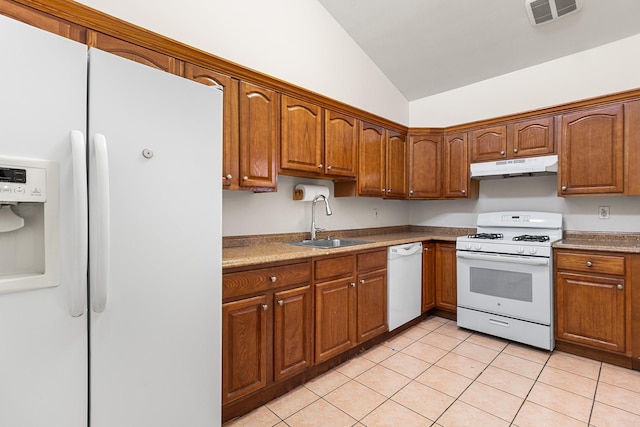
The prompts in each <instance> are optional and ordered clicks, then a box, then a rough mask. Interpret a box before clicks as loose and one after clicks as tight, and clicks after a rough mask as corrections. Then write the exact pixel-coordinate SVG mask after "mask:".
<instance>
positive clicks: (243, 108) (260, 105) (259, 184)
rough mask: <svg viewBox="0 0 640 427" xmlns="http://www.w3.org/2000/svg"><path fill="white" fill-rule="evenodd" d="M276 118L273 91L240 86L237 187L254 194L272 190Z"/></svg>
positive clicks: (277, 129)
mask: <svg viewBox="0 0 640 427" xmlns="http://www.w3.org/2000/svg"><path fill="white" fill-rule="evenodd" d="M278 118H279V98H278V94H277V93H276V92H275V91H273V90H270V89H266V88H263V87H260V86H257V85H253V84H250V83H247V82H240V139H239V144H240V149H239V176H240V186H242V187H246V188H250V189H252V190H254V191H272V190H275V188H276V176H277V175H276V174H277V170H278V168H277V156H276V152H277V151H276V150H277V147H278V146H277V144H278V140H279V139H278V135H279V126H278V125H279V120H278Z"/></svg>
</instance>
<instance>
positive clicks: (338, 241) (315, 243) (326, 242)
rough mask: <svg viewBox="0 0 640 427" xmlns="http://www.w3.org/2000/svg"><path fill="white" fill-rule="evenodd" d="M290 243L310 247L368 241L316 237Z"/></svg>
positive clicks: (359, 243) (325, 247)
mask: <svg viewBox="0 0 640 427" xmlns="http://www.w3.org/2000/svg"><path fill="white" fill-rule="evenodd" d="M287 243H289V244H290V245H297V246H306V247H309V248H320V249H330V248H342V247H345V246H355V245H364V244H366V243H371V242H367V241H365V240H350V239H315V240H300V241H298V242H287Z"/></svg>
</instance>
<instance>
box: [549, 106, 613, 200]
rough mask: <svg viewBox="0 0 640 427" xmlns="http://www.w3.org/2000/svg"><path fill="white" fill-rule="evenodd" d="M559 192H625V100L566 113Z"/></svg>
mask: <svg viewBox="0 0 640 427" xmlns="http://www.w3.org/2000/svg"><path fill="white" fill-rule="evenodd" d="M560 151H561V156H560V168H559V170H558V186H559V187H560V188H559V191H558V194H559V195H561V196H567V195H571V194H609V193H612V194H621V193H623V192H624V127H623V107H622V104H618V105H611V106H608V107H601V108H597V109H592V110H587V111H578V112H575V113H571V114H565V115H563V116H562V136H561V140H560Z"/></svg>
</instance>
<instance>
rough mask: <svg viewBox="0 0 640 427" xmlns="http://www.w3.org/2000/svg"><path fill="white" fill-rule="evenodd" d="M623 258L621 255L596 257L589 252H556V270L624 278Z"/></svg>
mask: <svg viewBox="0 0 640 427" xmlns="http://www.w3.org/2000/svg"><path fill="white" fill-rule="evenodd" d="M624 262H625V258H624V256H622V255H619V256H617V255H596V254H594V253H589V252H583V253H579V252H557V253H556V268H557V269H558V270H572V271H582V272H589V273H602V274H615V275H618V276H624Z"/></svg>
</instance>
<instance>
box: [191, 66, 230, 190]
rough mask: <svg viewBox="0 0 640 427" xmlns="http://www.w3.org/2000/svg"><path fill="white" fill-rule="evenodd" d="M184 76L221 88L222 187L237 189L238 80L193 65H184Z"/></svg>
mask: <svg viewBox="0 0 640 427" xmlns="http://www.w3.org/2000/svg"><path fill="white" fill-rule="evenodd" d="M184 76H185V77H186V78H188V79H191V80H195V81H197V82H199V83H202V84H205V85H207V86H222V87H223V88H224V98H223V103H224V105H223V123H222V186H223V187H224V188H227V189H234V188H238V187H239V182H240V181H239V179H238V156H239V153H238V148H239V146H238V143H239V142H238V139H239V123H238V84H239V82H238V80H236V79H233V78H231V77H229V76H227V75H225V74H221V73H218V72H216V71H213V70H209V69H207V68H204V67H199V66H197V65H193V64H189V63H187V64H185V66H184Z"/></svg>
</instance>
